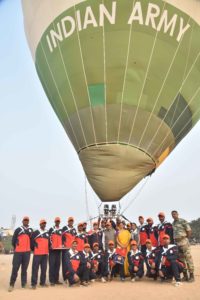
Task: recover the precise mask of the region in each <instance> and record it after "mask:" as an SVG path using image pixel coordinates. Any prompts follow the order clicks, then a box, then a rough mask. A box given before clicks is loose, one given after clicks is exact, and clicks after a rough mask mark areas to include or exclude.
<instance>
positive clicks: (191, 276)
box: [188, 273, 195, 282]
mask: <svg viewBox="0 0 200 300" xmlns="http://www.w3.org/2000/svg"><path fill="white" fill-rule="evenodd" d="M194 281H195V279H194V274H193V273H190V277H189V279H188V282H194Z"/></svg>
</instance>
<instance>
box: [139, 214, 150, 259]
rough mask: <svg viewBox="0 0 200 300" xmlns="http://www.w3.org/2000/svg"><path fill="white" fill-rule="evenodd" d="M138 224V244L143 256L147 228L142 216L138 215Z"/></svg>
mask: <svg viewBox="0 0 200 300" xmlns="http://www.w3.org/2000/svg"><path fill="white" fill-rule="evenodd" d="M138 220H139V223H140V225H139V226H138V229H139V244H140V250H141V252H142V254H143V256H145V253H146V240H147V239H148V228H147V224H146V223H145V222H144V217H143V216H139V217H138Z"/></svg>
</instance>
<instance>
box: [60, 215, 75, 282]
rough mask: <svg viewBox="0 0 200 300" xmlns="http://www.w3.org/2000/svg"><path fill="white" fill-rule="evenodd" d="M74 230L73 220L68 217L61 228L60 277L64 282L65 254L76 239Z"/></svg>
mask: <svg viewBox="0 0 200 300" xmlns="http://www.w3.org/2000/svg"><path fill="white" fill-rule="evenodd" d="M76 235H77V232H76V229H75V228H74V218H73V217H69V218H68V220H67V225H66V226H64V227H63V228H62V243H63V248H64V249H65V250H64V249H63V250H62V275H63V280H64V281H65V280H66V272H65V261H64V259H65V256H66V252H67V251H68V250H69V249H70V248H71V246H72V242H73V241H74V240H75V239H76Z"/></svg>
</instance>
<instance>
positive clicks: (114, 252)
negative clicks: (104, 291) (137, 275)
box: [105, 241, 125, 281]
mask: <svg viewBox="0 0 200 300" xmlns="http://www.w3.org/2000/svg"><path fill="white" fill-rule="evenodd" d="M108 247H109V248H108V250H107V251H106V252H105V263H106V274H107V275H108V278H109V280H112V279H113V277H114V276H116V275H117V274H119V275H120V280H121V281H125V272H124V262H125V257H124V256H122V255H121V253H120V251H119V252H118V248H115V243H114V241H109V243H108Z"/></svg>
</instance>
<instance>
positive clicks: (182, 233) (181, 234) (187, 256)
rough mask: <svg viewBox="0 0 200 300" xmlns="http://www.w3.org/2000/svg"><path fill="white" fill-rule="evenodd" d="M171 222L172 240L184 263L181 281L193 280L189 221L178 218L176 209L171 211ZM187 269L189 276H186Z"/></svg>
mask: <svg viewBox="0 0 200 300" xmlns="http://www.w3.org/2000/svg"><path fill="white" fill-rule="evenodd" d="M172 218H173V219H174V222H173V223H172V226H173V232H174V241H175V243H176V245H177V246H178V251H179V259H180V260H181V261H182V262H183V263H184V266H185V268H184V277H183V281H189V282H193V281H194V280H195V278H194V263H193V259H192V254H191V250H190V243H189V238H190V237H191V234H192V230H191V227H190V225H189V223H188V222H187V221H186V220H184V219H181V218H179V214H178V212H177V211H176V210H173V211H172ZM188 271H189V276H188Z"/></svg>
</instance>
